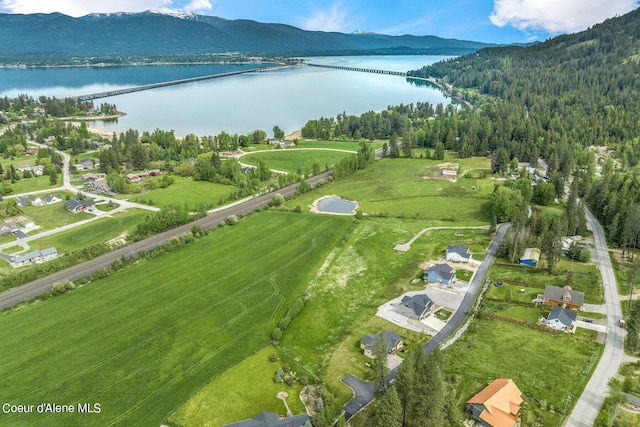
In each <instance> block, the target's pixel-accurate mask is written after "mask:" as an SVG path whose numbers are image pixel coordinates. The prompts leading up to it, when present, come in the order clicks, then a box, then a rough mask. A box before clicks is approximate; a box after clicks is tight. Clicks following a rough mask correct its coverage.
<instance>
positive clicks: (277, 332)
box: [271, 328, 282, 341]
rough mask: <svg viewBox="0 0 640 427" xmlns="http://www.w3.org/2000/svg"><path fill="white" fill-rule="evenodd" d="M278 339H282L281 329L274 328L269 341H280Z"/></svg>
mask: <svg viewBox="0 0 640 427" xmlns="http://www.w3.org/2000/svg"><path fill="white" fill-rule="evenodd" d="M280 338H282V329H280V328H275V329H274V330H273V332H271V339H272V340H273V341H280Z"/></svg>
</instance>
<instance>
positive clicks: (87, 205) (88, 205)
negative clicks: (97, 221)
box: [64, 199, 96, 213]
mask: <svg viewBox="0 0 640 427" xmlns="http://www.w3.org/2000/svg"><path fill="white" fill-rule="evenodd" d="M95 207H96V204H95V202H94V201H93V200H75V199H71V200H67V202H66V203H65V204H64V208H65V209H66V210H68V211H69V212H72V213H78V212H85V211H87V212H93V210H94V209H95Z"/></svg>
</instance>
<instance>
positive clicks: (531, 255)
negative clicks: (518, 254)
mask: <svg viewBox="0 0 640 427" xmlns="http://www.w3.org/2000/svg"><path fill="white" fill-rule="evenodd" d="M538 261H540V249H538V248H527V249H525V250H524V255H523V256H522V258H520V264H523V265H528V266H530V267H535V266H536V265H538Z"/></svg>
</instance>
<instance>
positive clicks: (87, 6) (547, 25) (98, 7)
mask: <svg viewBox="0 0 640 427" xmlns="http://www.w3.org/2000/svg"><path fill="white" fill-rule="evenodd" d="M639 3H640V0H270V1H269V0H0V12H2V13H37V12H42V13H50V12H61V13H64V14H66V15H70V16H83V15H86V14H89V13H92V12H119V11H123V12H140V11H144V10H149V9H153V10H158V11H164V12H180V13H183V12H194V13H199V14H204V15H215V16H220V17H223V18H227V19H241V18H242V19H253V20H256V21H260V22H278V23H284V24H290V25H294V26H296V27H299V28H303V29H307V30H320V31H340V32H346V33H349V32H352V31H357V30H362V31H372V32H376V33H383V34H392V35H401V34H414V35H435V36H439V37H446V38H458V39H466V40H477V41H484V42H494V43H513V42H527V41H535V40H545V39H547V38H549V37H552V36H555V35H558V34H562V33H570V32H576V31H580V30H584V29H586V28H588V27H590V26H592V25H594V24H596V23H598V22H601V21H603V20H605V19H607V18H610V17H613V16H616V15H623V14H625V13H627V12H629V11H631V10H633V9H635V8H637V7H638V6H639V5H640V4H639Z"/></svg>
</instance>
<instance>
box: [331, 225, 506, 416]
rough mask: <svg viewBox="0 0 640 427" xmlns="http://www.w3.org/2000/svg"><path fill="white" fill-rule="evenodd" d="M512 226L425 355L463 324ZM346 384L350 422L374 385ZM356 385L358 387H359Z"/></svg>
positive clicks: (393, 373) (502, 228)
mask: <svg viewBox="0 0 640 427" xmlns="http://www.w3.org/2000/svg"><path fill="white" fill-rule="evenodd" d="M509 225H510V224H501V225H500V226H499V227H498V229H497V231H496V235H495V236H494V237H493V240H492V241H491V244H490V245H489V250H488V251H487V254H486V256H485V257H484V260H482V263H481V264H480V266H479V267H478V270H477V271H476V273H475V274H474V276H473V277H472V279H471V282H470V283H469V290H468V291H467V293H466V294H465V296H464V298H463V300H462V303H461V304H460V307H459V308H458V310H456V312H455V313H454V314H453V316H451V318H450V319H449V321H448V322H447V323H446V325H445V326H444V328H442V329H441V330H440V332H438V333H437V334H436V335H435V336H434V337H433V338H431V339H430V340H429V342H427V343H426V344H425V345H424V346H423V347H422V350H423V351H424V352H425V354H429V353H431V352H432V351H433V350H434V349H435V348H436V347H438V346H439V345H440V344H442V342H443V341H444V340H446V339H447V338H449V337H450V336H451V335H452V334H453V333H454V332H455V331H456V330H457V329H458V327H459V326H460V325H461V324H462V322H463V321H464V319H465V317H467V314H469V312H470V311H471V307H472V306H473V303H474V301H475V299H476V297H477V295H478V292H479V291H480V289H481V288H482V284H483V283H484V279H485V276H486V275H487V271H488V270H489V267H490V266H491V264H493V260H494V258H495V256H496V250H497V249H498V244H499V243H500V241H501V240H502V237H504V233H505V232H506V230H507V229H508V228H509ZM397 372H398V369H397V368H396V369H394V370H392V371H391V372H390V373H389V377H390V378H391V379H393V378H395V376H396V374H397ZM342 381H343V382H344V383H346V384H347V385H349V386H350V387H351V388H352V389H353V391H354V394H355V395H354V397H353V398H352V399H351V400H350V401H349V402H347V404H346V405H344V406H343V408H342V409H343V410H344V413H345V419H346V420H347V421H348V420H349V419H350V418H351V417H353V416H354V415H355V414H356V413H358V411H360V410H361V409H362V408H364V407H365V406H367V405H368V404H369V402H371V401H372V400H373V399H374V391H375V390H374V387H373V384H372V383H370V382H367V381H362V380H358V379H357V378H355V377H353V376H351V375H349V376H347V377H345V378H344V379H343V380H342ZM354 384H356V385H358V386H357V387H355V386H354ZM363 384H369V386H365V385H363Z"/></svg>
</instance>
